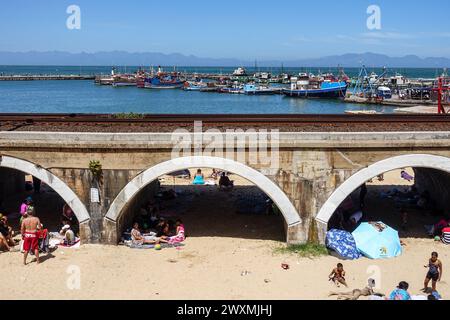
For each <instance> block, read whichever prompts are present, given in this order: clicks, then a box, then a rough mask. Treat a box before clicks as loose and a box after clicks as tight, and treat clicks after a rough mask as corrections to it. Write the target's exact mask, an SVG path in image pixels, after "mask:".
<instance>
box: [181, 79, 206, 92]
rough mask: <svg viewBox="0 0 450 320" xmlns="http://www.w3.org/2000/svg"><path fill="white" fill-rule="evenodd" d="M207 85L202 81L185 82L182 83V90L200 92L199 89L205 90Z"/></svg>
mask: <svg viewBox="0 0 450 320" xmlns="http://www.w3.org/2000/svg"><path fill="white" fill-rule="evenodd" d="M206 87H207V84H206V83H205V82H202V81H196V82H194V81H186V82H185V83H184V87H183V90H185V91H201V89H203V88H206Z"/></svg>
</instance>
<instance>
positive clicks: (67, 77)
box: [0, 74, 95, 81]
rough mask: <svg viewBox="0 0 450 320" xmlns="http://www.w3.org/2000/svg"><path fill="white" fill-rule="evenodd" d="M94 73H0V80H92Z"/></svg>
mask: <svg viewBox="0 0 450 320" xmlns="http://www.w3.org/2000/svg"><path fill="white" fill-rule="evenodd" d="M94 79H95V75H72V74H71V75H56V74H51V75H0V81H34V80H94Z"/></svg>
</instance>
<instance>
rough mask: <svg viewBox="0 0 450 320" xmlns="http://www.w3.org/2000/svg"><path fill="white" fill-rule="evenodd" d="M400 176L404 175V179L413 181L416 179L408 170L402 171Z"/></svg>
mask: <svg viewBox="0 0 450 320" xmlns="http://www.w3.org/2000/svg"><path fill="white" fill-rule="evenodd" d="M400 176H401V177H402V179H404V180H406V181H408V182H411V181H413V180H414V177H413V176H411V175H409V174H408V172H406V171H402V173H401V174H400Z"/></svg>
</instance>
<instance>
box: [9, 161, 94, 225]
mask: <svg viewBox="0 0 450 320" xmlns="http://www.w3.org/2000/svg"><path fill="white" fill-rule="evenodd" d="M0 169H1V170H3V171H4V174H5V176H10V175H12V176H14V175H16V176H17V177H16V178H15V179H14V180H13V181H14V182H15V183H17V184H16V185H15V186H5V187H4V190H6V189H5V188H9V187H11V188H12V189H11V188H10V190H9V192H10V193H11V191H12V192H13V193H14V191H17V192H19V193H20V194H23V195H25V194H28V195H31V196H34V197H35V199H33V200H34V202H36V200H38V199H37V198H42V199H41V200H42V201H41V204H36V203H35V206H36V209H37V206H42V207H45V206H46V205H48V204H46V203H45V201H48V199H47V198H46V196H49V197H50V198H51V194H52V193H54V194H56V195H57V197H53V198H59V199H57V200H55V203H53V204H51V205H55V206H57V207H58V208H59V207H61V208H59V209H60V210H59V211H58V212H57V213H55V214H54V216H55V217H58V214H61V215H62V213H63V207H64V205H67V206H66V208H67V207H68V208H70V209H72V211H73V213H74V215H75V217H76V221H77V223H78V224H82V223H87V222H88V221H89V219H90V215H89V213H88V211H87V209H86V207H85V205H84V204H83V203H82V202H81V200H80V199H79V198H78V196H77V195H76V194H75V193H74V192H73V191H72V189H70V188H69V186H67V184H66V183H64V182H63V181H62V180H61V179H60V178H58V177H57V176H55V175H54V174H53V173H51V172H50V171H48V170H46V169H44V168H42V167H40V166H38V165H36V164H34V163H32V162H29V161H26V160H22V159H18V158H14V157H10V156H5V155H2V156H1V157H0ZM27 176H28V179H27V178H26V177H27ZM31 177H32V178H31ZM31 179H32V180H31ZM26 180H28V181H29V182H30V184H32V183H33V181H34V182H35V185H34V186H30V189H29V190H26V189H27V188H26V187H27V183H26ZM21 183H22V185H20V184H21ZM41 183H42V184H43V185H44V186H43V189H45V190H43V191H45V192H42V193H41V192H36V191H40V190H36V189H37V188H38V186H39V187H40V186H41ZM14 187H17V188H16V190H14ZM4 190H2V191H4ZM17 192H16V193H17ZM34 193H35V194H34ZM44 194H45V196H44ZM4 198H5V197H3V202H4V201H5V199H4ZM20 200H24V199H20ZM19 206H20V203H19V204H18V207H19ZM18 211H19V210H18V208H17V209H16V210H15V211H14V212H16V213H17V212H18ZM37 214H38V216H39V212H37Z"/></svg>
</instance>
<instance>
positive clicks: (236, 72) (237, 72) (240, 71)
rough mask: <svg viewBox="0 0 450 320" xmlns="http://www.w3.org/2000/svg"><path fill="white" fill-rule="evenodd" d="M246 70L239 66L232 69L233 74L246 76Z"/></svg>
mask: <svg viewBox="0 0 450 320" xmlns="http://www.w3.org/2000/svg"><path fill="white" fill-rule="evenodd" d="M246 75H247V71H246V70H245V69H244V68H243V67H239V68H237V69H236V70H234V71H233V76H246Z"/></svg>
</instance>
